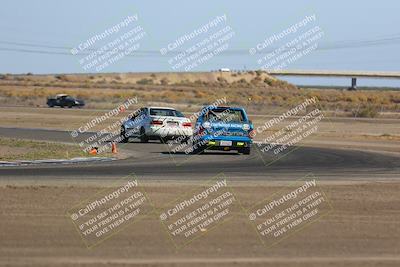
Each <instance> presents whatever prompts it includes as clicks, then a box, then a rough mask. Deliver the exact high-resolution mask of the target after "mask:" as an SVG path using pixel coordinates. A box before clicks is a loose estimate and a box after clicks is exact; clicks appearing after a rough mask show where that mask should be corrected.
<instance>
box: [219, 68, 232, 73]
mask: <svg viewBox="0 0 400 267" xmlns="http://www.w3.org/2000/svg"><path fill="white" fill-rule="evenodd" d="M219 71H220V72H231V70H230V69H228V68H221V69H219Z"/></svg>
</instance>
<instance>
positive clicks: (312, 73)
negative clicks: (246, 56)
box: [267, 70, 400, 90]
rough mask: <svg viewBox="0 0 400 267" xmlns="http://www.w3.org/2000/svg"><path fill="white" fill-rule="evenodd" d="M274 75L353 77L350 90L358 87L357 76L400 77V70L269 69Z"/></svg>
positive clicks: (269, 72)
mask: <svg viewBox="0 0 400 267" xmlns="http://www.w3.org/2000/svg"><path fill="white" fill-rule="evenodd" d="M267 72H268V74H270V75H272V76H304V77H338V78H343V77H344V78H351V87H349V90H356V89H357V78H374V79H400V72H392V71H330V70H267Z"/></svg>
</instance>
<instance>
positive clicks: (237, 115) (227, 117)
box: [205, 109, 245, 122]
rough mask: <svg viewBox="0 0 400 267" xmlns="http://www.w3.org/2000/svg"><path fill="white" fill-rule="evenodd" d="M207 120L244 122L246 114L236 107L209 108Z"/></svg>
mask: <svg viewBox="0 0 400 267" xmlns="http://www.w3.org/2000/svg"><path fill="white" fill-rule="evenodd" d="M205 118H206V120H207V121H210V122H213V121H223V122H244V120H245V119H244V114H243V111H241V110H234V109H213V110H209V111H208V112H207V114H206V116H205Z"/></svg>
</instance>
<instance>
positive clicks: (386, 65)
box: [0, 0, 400, 84]
mask: <svg viewBox="0 0 400 267" xmlns="http://www.w3.org/2000/svg"><path fill="white" fill-rule="evenodd" d="M399 10H400V2H399V1H398V0H397V1H396V0H382V1H372V0H363V1H362V0H352V1H349V0H347V1H346V0H336V1H321V0H319V1H306V0H296V1H294V0H280V1H262V0H260V1H251V0H250V1H236V0H235V1H232V0H230V1H228V0H220V1H215V0H213V1H211V0H202V1H177V0H176V1H173V0H170V1H161V0H160V1H150V0H147V1H133V0H129V1H128V0H126V1H122V0H120V1H101V0H85V1H77V0H73V1H71V0H70V1H63V0H42V1H39V0H38V1H32V0H25V1H22V0H9V1H2V7H1V9H0V32H1V36H0V73H26V72H33V73H62V72H66V73H77V72H84V70H83V69H82V67H81V66H80V64H79V62H78V57H77V56H73V55H71V54H69V49H67V48H69V47H70V48H72V47H75V46H77V45H78V44H79V43H81V42H83V41H84V40H87V39H88V38H90V37H91V36H93V35H94V34H96V33H100V32H102V31H104V30H105V29H107V28H109V27H111V26H113V25H115V24H117V23H118V22H120V21H121V20H123V19H124V18H126V17H127V16H129V15H134V14H138V16H139V22H138V23H139V24H140V25H142V27H143V29H144V30H145V32H146V34H147V36H146V37H145V38H144V39H143V40H142V41H141V42H140V49H139V50H147V51H153V52H154V53H153V54H151V55H147V56H140V57H135V56H133V57H126V58H124V59H122V60H120V61H118V62H117V63H115V64H113V65H111V66H109V67H107V68H106V69H105V70H104V71H105V72H137V71H171V67H170V65H169V64H168V57H162V56H161V55H160V54H159V53H156V52H157V51H159V49H160V48H162V47H164V46H166V45H167V44H168V43H170V42H171V41H173V40H175V39H176V38H177V37H179V36H181V35H183V34H185V33H188V32H191V31H193V30H194V29H196V28H198V27H199V26H201V25H203V24H205V23H206V22H208V21H209V20H210V19H212V18H214V17H216V16H218V15H223V14H226V15H227V25H229V26H231V27H232V29H233V30H234V32H235V36H234V37H233V38H232V39H231V40H230V43H229V50H230V51H231V50H235V51H236V50H237V51H241V52H237V53H225V54H222V55H219V56H217V57H214V58H212V59H210V60H209V61H207V62H206V63H205V64H203V65H201V66H200V67H199V68H197V69H195V70H198V71H200V70H212V69H218V68H220V67H227V68H231V69H243V68H244V67H246V68H247V69H254V68H257V63H256V58H255V57H254V56H251V55H249V54H248V53H246V51H248V49H249V48H250V47H254V45H255V44H257V43H259V42H261V41H262V40H264V39H265V38H266V37H268V36H270V35H272V34H274V33H279V32H280V31H282V30H284V29H286V28H287V27H289V26H291V25H292V24H293V23H296V22H298V21H300V20H302V19H303V18H304V17H305V16H307V15H312V14H316V16H317V21H316V25H319V26H320V27H321V28H322V29H323V31H324V33H325V35H324V37H323V38H322V39H321V41H320V46H322V47H326V46H328V47H333V48H332V49H329V50H317V51H314V52H312V53H311V54H310V55H307V56H305V57H303V58H301V59H300V60H298V61H296V62H295V63H294V64H293V65H291V66H290V67H289V68H290V69H333V70H386V71H398V70H399V62H400V53H399V52H398V51H399V49H400V29H399V28H398V26H399V25H400V16H399ZM342 44H345V45H344V46H345V47H344V48H343V47H342V48H340V47H341V45H342ZM346 44H350V45H346ZM49 46H51V47H49ZM53 46H56V47H61V48H54V47H53ZM349 46H350V47H349ZM63 47H65V48H63ZM347 83H348V82H347V81H346V84H347ZM395 83H398V82H395Z"/></svg>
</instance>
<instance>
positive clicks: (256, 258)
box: [0, 181, 400, 266]
mask: <svg viewBox="0 0 400 267" xmlns="http://www.w3.org/2000/svg"><path fill="white" fill-rule="evenodd" d="M104 186H109V185H108V184H104ZM143 186H144V188H145V190H146V192H147V194H148V197H149V198H150V199H151V201H152V202H153V204H154V206H155V207H156V208H157V210H162V208H163V207H164V206H165V205H166V204H165V203H167V202H169V201H171V200H174V199H176V197H177V196H180V195H182V194H183V193H185V192H188V191H189V190H192V189H195V188H197V185H196V184H193V183H192V184H190V183H176V182H168V183H165V182H164V183H161V182H160V183H158V182H152V183H146V184H143ZM230 186H232V188H233V190H234V191H235V192H236V197H237V199H238V200H239V201H240V203H241V204H242V206H243V207H244V208H249V207H250V206H252V205H254V203H256V202H258V201H260V200H261V199H264V198H265V197H269V196H271V195H272V194H274V193H276V192H279V191H280V190H282V189H284V190H289V189H290V188H293V187H290V188H289V187H288V186H289V185H287V184H282V183H280V182H257V183H255V182H253V183H252V182H249V183H244V182H241V183H239V182H236V183H234V184H230ZM319 187H320V188H321V190H323V191H324V192H325V195H326V197H327V199H329V201H330V203H331V205H332V209H331V210H330V213H328V214H327V215H325V216H323V217H322V218H320V219H319V220H317V221H315V222H314V223H312V224H311V225H308V226H306V227H305V228H303V229H302V230H300V231H298V232H296V233H294V234H293V235H291V236H289V237H288V238H286V239H284V240H282V241H281V242H280V243H278V244H275V245H273V246H272V247H266V246H264V245H263V244H262V243H261V242H260V240H259V239H258V237H257V234H256V232H255V230H254V229H253V228H252V227H251V225H250V224H249V220H248V219H247V216H246V215H245V214H244V213H243V211H241V210H234V211H233V213H234V215H235V216H234V217H233V219H231V220H229V221H228V222H226V223H224V224H222V225H220V226H218V227H217V228H215V229H213V230H210V231H207V232H206V233H205V234H204V235H203V236H201V237H200V238H198V239H197V240H195V241H194V242H193V243H191V244H189V245H188V246H185V247H183V248H181V249H179V250H176V249H174V246H173V244H172V242H171V240H170V239H169V238H168V235H167V234H166V230H165V229H164V228H163V227H162V225H161V223H160V220H159V218H158V213H157V212H155V213H154V214H150V215H149V216H148V217H146V218H144V219H143V220H141V221H138V222H136V223H133V224H130V225H129V226H128V227H127V228H125V229H124V230H122V231H120V232H118V233H117V234H115V235H114V236H112V237H111V238H109V239H107V240H105V241H104V242H102V243H100V244H99V245H97V246H95V247H93V248H91V249H88V248H86V247H85V245H84V243H83V242H82V240H81V239H80V236H79V234H78V232H77V230H76V229H75V228H74V226H73V223H72V220H71V219H70V218H68V217H67V216H66V212H67V211H68V210H69V209H70V208H71V207H72V206H74V205H75V204H76V203H77V202H80V201H81V200H83V199H86V198H87V197H88V196H91V195H93V194H95V193H96V192H98V191H99V189H101V188H100V187H96V188H95V187H91V186H89V185H87V184H85V183H84V182H78V183H75V184H72V183H69V184H68V183H63V184H56V183H53V184H48V185H46V184H40V182H34V181H32V182H31V183H29V184H26V185H19V186H14V185H8V186H6V185H4V184H3V185H2V187H1V188H0V201H1V203H2V204H1V205H0V214H1V220H0V229H1V234H0V235H1V236H0V265H2V266H132V265H134V266H399V265H400V257H399V252H400V224H399V221H400V213H399V212H398V207H399V204H400V193H399V191H400V183H398V182H394V181H386V182H321V183H320V184H319Z"/></svg>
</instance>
